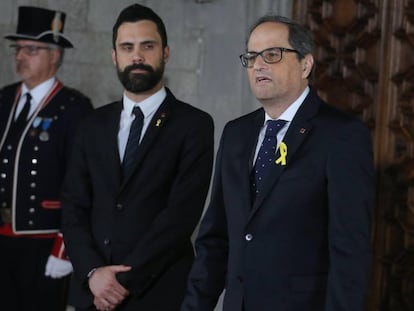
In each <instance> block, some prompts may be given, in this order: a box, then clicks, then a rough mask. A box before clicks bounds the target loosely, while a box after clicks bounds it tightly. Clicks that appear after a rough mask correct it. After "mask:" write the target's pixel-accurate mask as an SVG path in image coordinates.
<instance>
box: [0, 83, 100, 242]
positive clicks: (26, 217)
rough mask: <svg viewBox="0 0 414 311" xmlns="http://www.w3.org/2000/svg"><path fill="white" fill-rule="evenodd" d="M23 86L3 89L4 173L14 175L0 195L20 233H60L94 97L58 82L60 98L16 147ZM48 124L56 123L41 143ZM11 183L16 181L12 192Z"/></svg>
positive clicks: (0, 145) (0, 155) (0, 144)
mask: <svg viewBox="0 0 414 311" xmlns="http://www.w3.org/2000/svg"><path fill="white" fill-rule="evenodd" d="M20 86H21V83H15V84H12V85H9V86H6V87H4V88H3V89H1V90H0V160H1V164H0V171H1V172H2V173H5V172H13V173H11V174H10V175H8V176H7V178H6V179H4V178H1V179H0V188H1V189H6V191H5V192H3V190H2V191H0V204H2V205H3V203H5V204H7V206H8V207H9V208H11V209H12V210H13V212H12V215H13V220H12V222H13V223H14V226H13V230H14V232H15V233H26V234H38V233H50V232H56V231H59V228H60V218H61V215H60V208H59V207H60V202H59V197H60V190H61V188H60V187H61V186H62V182H63V177H64V174H65V170H66V164H67V160H68V155H69V153H70V148H71V146H72V140H73V136H74V134H75V128H76V126H77V124H78V122H79V120H80V119H81V118H82V117H84V116H85V115H86V114H88V113H89V112H91V111H92V105H91V102H90V100H89V98H87V97H86V96H84V95H83V94H81V93H80V92H78V91H76V90H74V89H71V88H68V87H64V86H63V85H62V84H61V83H60V82H58V81H57V83H56V85H55V87H56V88H55V93H53V94H55V95H54V96H53V97H51V99H50V101H49V102H48V103H47V105H46V106H44V107H43V108H42V109H41V110H40V111H39V112H38V113H37V114H36V113H35V114H34V115H32V117H31V119H30V120H29V122H28V123H27V125H26V129H25V130H24V131H23V132H22V134H21V136H19V137H18V141H15V142H14V143H13V144H12V146H10V143H7V140H6V138H7V134H8V132H9V130H10V127H11V125H12V123H13V120H14V115H15V106H16V105H15V97H16V92H17V91H18V90H19V88H20ZM39 120H40V123H39V122H38V121H39ZM44 120H48V122H50V123H48V127H47V129H46V132H47V133H48V137H47V139H46V140H42V139H40V137H41V133H42V132H43V131H45V130H44V129H43V127H46V126H45V125H44ZM13 165H16V166H15V167H16V169H14V167H13ZM10 178H12V179H13V180H14V181H15V183H14V184H13V186H12V187H11V188H9V187H8V185H9V184H11V182H9V181H10ZM12 197H14V198H15V200H13V199H12ZM53 207H54V208H53ZM1 224H2V222H1V219H0V225H1Z"/></svg>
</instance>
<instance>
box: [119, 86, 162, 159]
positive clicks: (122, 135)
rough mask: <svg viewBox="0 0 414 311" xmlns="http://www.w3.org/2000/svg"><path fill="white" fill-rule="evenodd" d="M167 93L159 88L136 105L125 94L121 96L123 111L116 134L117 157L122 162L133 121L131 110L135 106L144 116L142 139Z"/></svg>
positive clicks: (133, 116)
mask: <svg viewBox="0 0 414 311" xmlns="http://www.w3.org/2000/svg"><path fill="white" fill-rule="evenodd" d="M166 96H167V92H166V90H165V88H164V87H163V88H161V89H160V90H159V91H158V92H156V93H155V94H153V95H151V96H150V97H148V98H146V99H144V100H143V101H141V102H139V103H136V102H134V101H132V100H131V99H129V98H128V97H127V96H126V95H125V93H124V96H123V109H122V112H121V118H120V123H119V132H118V150H119V157H120V159H121V161H122V159H123V158H124V154H125V148H126V145H127V142H128V136H129V130H130V128H131V123H132V121H133V120H134V119H135V115H133V114H132V109H134V107H135V106H139V108H141V111H142V113H143V114H144V124H143V126H142V131H141V138H140V142H141V140H142V137H144V134H145V132H146V130H147V128H148V125H149V123H150V122H151V119H152V117H153V116H154V114H155V112H156V111H157V109H158V108H159V107H160V106H161V104H162V102H163V101H164V99H165V97H166Z"/></svg>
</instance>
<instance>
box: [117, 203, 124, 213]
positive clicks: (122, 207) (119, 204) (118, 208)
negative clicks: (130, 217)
mask: <svg viewBox="0 0 414 311" xmlns="http://www.w3.org/2000/svg"><path fill="white" fill-rule="evenodd" d="M116 209H117V210H118V211H122V210H123V209H124V206H123V205H122V204H121V203H118V204H117V205H116Z"/></svg>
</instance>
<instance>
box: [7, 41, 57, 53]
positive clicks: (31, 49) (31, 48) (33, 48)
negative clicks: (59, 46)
mask: <svg viewBox="0 0 414 311" xmlns="http://www.w3.org/2000/svg"><path fill="white" fill-rule="evenodd" d="M10 48H11V49H13V50H14V53H15V54H16V55H17V54H18V53H19V52H20V51H22V52H23V54H25V55H28V56H36V55H37V54H39V50H50V48H49V47H48V46H37V45H18V44H10Z"/></svg>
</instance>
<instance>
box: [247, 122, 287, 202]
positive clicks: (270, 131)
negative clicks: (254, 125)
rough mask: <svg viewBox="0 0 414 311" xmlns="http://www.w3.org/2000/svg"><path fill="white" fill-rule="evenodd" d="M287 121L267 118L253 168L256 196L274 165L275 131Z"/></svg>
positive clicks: (253, 185) (253, 186)
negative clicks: (264, 131)
mask: <svg viewBox="0 0 414 311" xmlns="http://www.w3.org/2000/svg"><path fill="white" fill-rule="evenodd" d="M286 122H287V121H285V120H269V121H267V128H266V133H265V137H264V139H263V143H262V145H261V146H260V149H259V152H258V154H257V158H256V164H255V166H254V170H253V175H254V176H253V178H252V183H253V184H252V188H253V192H254V195H255V196H256V195H257V194H258V193H259V192H260V190H261V187H262V184H263V181H264V179H265V177H266V174H267V172H268V171H269V168H270V166H271V165H276V164H275V160H276V156H275V154H276V146H277V133H278V132H279V131H280V130H281V129H282V128H283V126H284V125H285V124H286Z"/></svg>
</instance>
